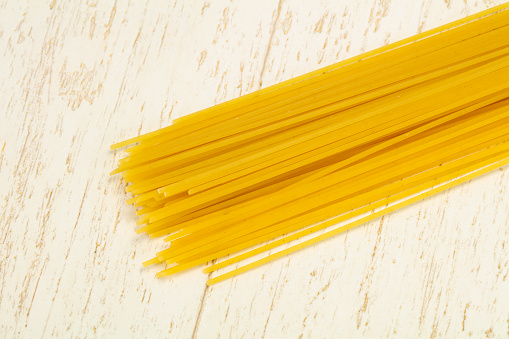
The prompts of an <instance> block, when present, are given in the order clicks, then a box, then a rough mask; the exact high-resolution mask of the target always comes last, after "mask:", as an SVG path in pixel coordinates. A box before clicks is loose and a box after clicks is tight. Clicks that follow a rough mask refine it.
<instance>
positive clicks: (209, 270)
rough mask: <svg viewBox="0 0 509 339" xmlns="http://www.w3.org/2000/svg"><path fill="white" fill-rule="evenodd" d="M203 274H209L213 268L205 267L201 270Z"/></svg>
mask: <svg viewBox="0 0 509 339" xmlns="http://www.w3.org/2000/svg"><path fill="white" fill-rule="evenodd" d="M202 271H203V273H210V272H214V271H215V270H214V266H209V267H205V268H204V269H203V270H202Z"/></svg>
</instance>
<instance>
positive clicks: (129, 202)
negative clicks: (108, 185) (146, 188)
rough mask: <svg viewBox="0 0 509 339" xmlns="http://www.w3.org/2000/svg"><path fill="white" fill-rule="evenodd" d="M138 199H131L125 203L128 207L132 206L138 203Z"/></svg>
mask: <svg viewBox="0 0 509 339" xmlns="http://www.w3.org/2000/svg"><path fill="white" fill-rule="evenodd" d="M136 198H138V197H134V198H131V199H127V200H126V201H125V203H126V204H127V205H132V204H134V203H135V202H136Z"/></svg>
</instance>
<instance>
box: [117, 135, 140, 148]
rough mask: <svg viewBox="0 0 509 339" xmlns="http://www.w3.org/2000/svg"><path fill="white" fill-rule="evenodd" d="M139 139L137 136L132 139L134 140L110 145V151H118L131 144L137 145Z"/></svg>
mask: <svg viewBox="0 0 509 339" xmlns="http://www.w3.org/2000/svg"><path fill="white" fill-rule="evenodd" d="M140 139H141V138H140V136H137V137H134V138H131V139H127V140H124V141H120V142H117V143H115V144H113V145H110V149H112V150H115V149H118V148H122V147H125V146H129V145H131V144H134V143H137V142H138V141H140Z"/></svg>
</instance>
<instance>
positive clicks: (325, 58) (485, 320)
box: [0, 0, 509, 338]
mask: <svg viewBox="0 0 509 339" xmlns="http://www.w3.org/2000/svg"><path fill="white" fill-rule="evenodd" d="M502 2H503V1H484V2H481V1H473V0H465V1H459V0H456V1H438V0H436V1H431V0H421V1H404V0H369V1H368V0H362V1H357V2H351V1H346V0H342V1H337V2H325V1H321V2H317V3H316V4H315V3H314V4H313V5H311V4H310V3H309V2H305V1H302V0H294V1H282V0H281V1H276V0H273V1H263V2H249V1H240V2H228V1H193V2H186V1H172V2H169V3H168V2H164V1H138V2H134V1H133V2H113V1H104V2H98V1H87V2H83V3H80V4H78V3H77V2H76V3H73V2H70V3H63V2H59V1H56V0H54V1H52V2H51V3H49V4H48V3H43V2H38V1H33V2H29V3H18V2H16V1H9V0H8V1H5V0H4V1H0V94H1V95H0V119H1V121H2V123H1V124H0V188H2V189H1V191H0V239H1V240H2V242H1V244H0V314H2V317H1V318H0V319H1V320H0V333H2V334H3V335H4V336H6V337H112V336H116V337H126V336H129V337H130V336H136V337H140V336H141V337H149V336H150V337H151V336H169V337H179V338H188V337H199V338H209V337H267V338H281V337H299V336H301V337H345V338H351V337H361V336H366V337H381V336H387V337H402V338H406V337H470V336H473V337H484V336H486V337H488V338H491V337H496V338H503V337H507V336H509V283H508V281H507V275H508V273H509V230H508V228H507V225H508V224H509V207H508V204H507V201H509V191H508V190H507V185H508V174H507V168H504V169H501V170H498V171H495V172H493V173H490V174H488V175H486V176H484V177H482V178H479V179H477V180H474V181H472V182H469V183H467V184H465V185H461V186H459V187H456V188H454V189H452V190H449V191H447V192H444V193H442V194H439V195H437V196H435V197H432V198H430V199H427V200H426V201H423V202H421V203H418V204H415V205H413V206H410V207H408V208H405V209H404V210H401V211H398V212H396V213H392V214H390V215H389V216H386V217H385V218H383V219H381V220H378V221H374V222H371V223H369V224H367V225H364V226H361V227H359V228H357V229H355V230H352V231H350V232H348V233H346V234H344V235H342V236H338V237H336V238H334V239H330V240H328V241H326V242H323V243H321V244H318V245H316V246H313V247H312V248H308V249H305V250H303V251H301V252H299V253H296V254H294V255H292V256H290V257H287V258H282V259H280V260H277V261H275V262H273V263H271V264H269V265H266V266H264V267H261V268H259V269H256V270H253V271H252V272H248V273H246V274H243V275H241V276H239V277H236V278H234V279H231V280H229V281H226V282H224V283H221V284H218V285H215V286H213V287H210V288H207V287H205V280H206V278H207V276H206V275H204V274H202V273H201V272H200V271H199V270H192V271H189V272H185V273H183V274H179V275H177V276H174V277H171V278H169V279H161V280H157V279H155V277H154V273H155V270H154V269H152V268H150V269H142V268H141V261H143V260H145V259H147V258H150V257H151V256H152V255H153V253H154V252H155V251H157V250H159V249H162V248H164V244H162V243H161V242H159V241H149V240H148V239H146V238H144V237H139V236H136V235H135V234H134V232H132V230H133V228H134V215H133V214H134V213H133V211H132V209H131V208H130V206H126V205H125V203H124V201H125V198H126V196H125V195H124V194H123V193H122V192H123V188H122V183H121V182H120V180H119V179H118V178H108V177H107V173H108V172H109V171H110V170H111V169H112V168H113V167H114V165H115V162H116V161H117V160H118V159H119V158H120V157H121V154H113V153H111V152H109V151H108V147H109V144H111V143H113V142H116V141H119V140H122V139H124V138H128V137H131V136H133V135H137V134H139V133H143V132H147V131H151V130H154V129H156V128H159V127H161V126H166V125H168V124H169V123H170V122H171V119H172V118H176V117H179V116H182V115H185V114H189V113H191V112H193V111H196V110H198V109H201V108H204V107H207V106H210V105H213V104H215V103H218V102H222V101H225V100H228V99H231V98H234V97H237V96H239V95H242V94H246V93H248V92H251V91H254V90H256V89H259V88H261V87H265V86H269V85H271V84H274V83H277V82H279V81H282V80H285V79H289V78H291V77H293V76H297V75H300V74H303V73H305V72H308V71H311V70H314V69H316V68H318V67H323V66H325V65H329V64H332V63H334V62H337V61H340V60H343V59H345V58H347V57H350V56H353V55H356V54H358V53H361V52H363V51H367V50H370V49H373V48H376V47H378V46H381V45H384V44H387V43H390V42H393V41H397V40H399V39H402V38H404V37H407V36H410V35H412V34H415V33H417V32H420V31H423V30H427V29H430V28H432V27H436V26H438V25H440V24H444V23H447V22H450V21H452V20H455V19H458V18H461V17H464V16H466V15H468V14H472V13H475V12H478V11H481V10H483V9H485V8H488V7H491V6H495V5H497V4H500V3H502Z"/></svg>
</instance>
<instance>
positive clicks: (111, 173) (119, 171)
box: [110, 168, 123, 175]
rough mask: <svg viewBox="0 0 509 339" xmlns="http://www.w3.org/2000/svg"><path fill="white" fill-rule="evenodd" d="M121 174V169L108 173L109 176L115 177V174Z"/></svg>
mask: <svg viewBox="0 0 509 339" xmlns="http://www.w3.org/2000/svg"><path fill="white" fill-rule="evenodd" d="M121 172H123V171H122V169H121V168H116V169H114V170H113V171H111V172H110V175H115V174H118V173H121Z"/></svg>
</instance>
